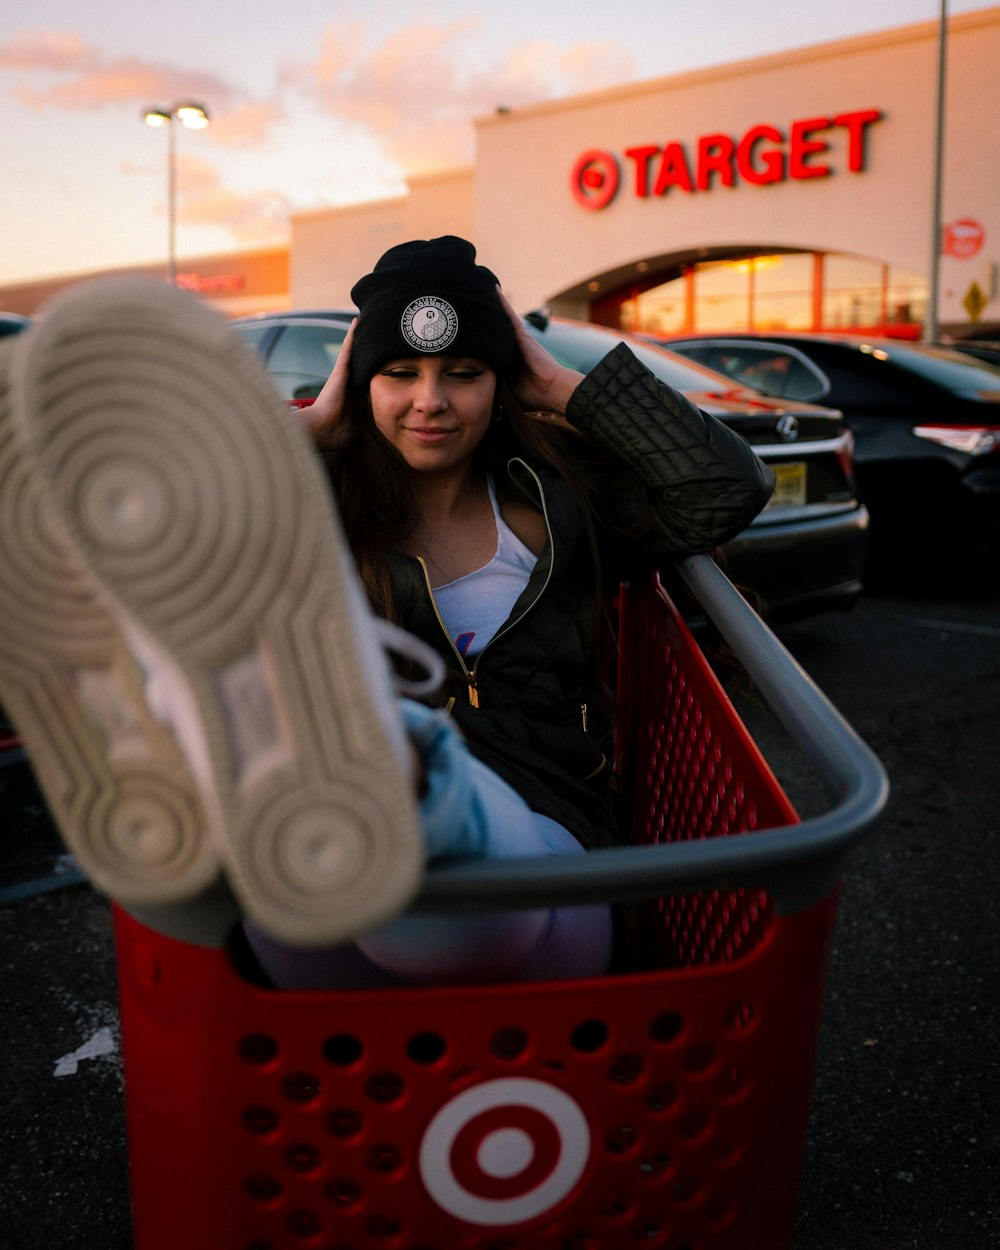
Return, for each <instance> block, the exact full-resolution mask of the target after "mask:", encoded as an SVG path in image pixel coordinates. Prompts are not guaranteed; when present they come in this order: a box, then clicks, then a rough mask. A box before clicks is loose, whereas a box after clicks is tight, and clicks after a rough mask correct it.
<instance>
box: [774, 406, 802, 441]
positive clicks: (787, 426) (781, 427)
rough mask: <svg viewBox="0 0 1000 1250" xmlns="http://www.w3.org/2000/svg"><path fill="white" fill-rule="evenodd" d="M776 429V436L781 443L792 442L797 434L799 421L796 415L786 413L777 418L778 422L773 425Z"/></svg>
mask: <svg viewBox="0 0 1000 1250" xmlns="http://www.w3.org/2000/svg"><path fill="white" fill-rule="evenodd" d="M775 429H776V430H777V431H778V437H779V438H780V439H781V441H782V442H783V443H791V442H794V440H795V439H797V438H798V436H799V422H798V418H797V417H793V416H791V414H789V413H786V414H785V416H783V417H779V418H778V424H777V425H776V426H775Z"/></svg>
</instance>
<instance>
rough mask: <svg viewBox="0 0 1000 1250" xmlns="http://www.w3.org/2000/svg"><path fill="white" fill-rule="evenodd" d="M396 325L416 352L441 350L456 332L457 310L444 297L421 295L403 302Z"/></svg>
mask: <svg viewBox="0 0 1000 1250" xmlns="http://www.w3.org/2000/svg"><path fill="white" fill-rule="evenodd" d="M399 328H400V330H401V331H402V334H403V338H404V339H406V341H407V343H409V345H410V346H411V347H415V348H416V349H417V351H418V352H443V351H444V350H445V348H447V347H450V346H451V344H452V343H454V341H455V338H456V336H457V335H458V313H457V312H455V310H454V308H452V306H451V305H450V304H449V303H448V301H447V300H444V299H439V298H438V297H437V296H436V295H421V296H420V298H419V299H415V300H414V301H413V302H412V303H411V304H407V306H406V308H405V310H404V312H403V315H402V317H401V318H400V319H399Z"/></svg>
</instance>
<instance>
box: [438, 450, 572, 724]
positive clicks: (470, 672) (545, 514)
mask: <svg viewBox="0 0 1000 1250" xmlns="http://www.w3.org/2000/svg"><path fill="white" fill-rule="evenodd" d="M512 464H520V465H523V466H524V468H525V469H527V471H528V472H529V473H530V474H531V476H532V477H533V478H534V479H535V485H536V486H537V487H538V498H539V499H540V500H541V504H542V518H543V520H544V521H545V532H546V534H547V535H548V539H549V571H548V572H547V573H546V575H545V581H544V582H543V583H542V586H541V589H540V590H539V592H538V594H537V595H535V597H534V599H532V601H531V602H530V603H529V604H528V606H527V607H526V608H525V609H524V611H523V612H522V613H521V615H520V616H518V617H517V618H516V619H515V620H513V621H510V622H509V623H508V624H507V625H505V626H504V627H503V629H500V630H498V631H497V632H496V633H495V634H494V635H493V637H492V638H491V639H490V640H489V642H488V643H487V644H486V646H485V647H483V649H482V651H480V653H479V654H478V655H477V656H476V662H475V663H474V664H473V666H472V668H471V669H470V668H469V666H468V665H467V664H466V662H465V658H464V657H463V655H462V653H461V651H459V649H458V647H456V646H455V642H454V640H453V639H452V636H451V634H450V633H449V632H448V627H447V626H446V625H445V623H444V620H443V619H442V617H441V613H440V611H439V609H438V605H437V600H436V599H435V598H434V590H433V588H432V586H431V578H430V573H429V572H428V571H427V564H426V563H425V561H424V558H423V556H417V560H418V561H419V562H420V567H421V568H422V569H423V571H424V582H425V584H426V586H427V593H428V595H430V600H431V607H432V608H433V609H434V615H435V617H436V618H437V623H438V625H440V626H441V629H442V630H443V631H444V636H445V637H446V638H447V639H448V645H449V646H450V647H451V649H452V651H453V652H454V653H455V658H456V659H457V660H458V663H459V665H460V667H461V669H462V672H463V673H464V674H465V680H466V681H467V682H468V695H469V703H470V704H471V705H472V707H479V690H478V688H477V686H476V677H477V674H476V670H477V669H478V668H479V665H480V662H481V661H482V658H483V656H484V655H485V654H486V652H487V651H488V650H489V648H490V647H492V646H493V644H494V643H495V642H496V641H497V639H498V638H502V637H503V636H504V634H506V633H509V632H510V630H512V629H513V628H514V626H515V625H518V624H520V622H521V621H523V620H524V618H525V617H526V616H527V615H528V613H529V612H530V611H531V609H532V608H533V607H534V606H535V604H536V603H537V602H538V601H539V599H541V597H542V595H544V594H545V591H546V590H547V589H548V585H549V582H550V581H551V579H552V567H553V564H554V563H555V540H554V539H553V536H552V526H551V525H550V524H549V508H548V503H547V501H546V499H545V490H544V489H543V487H542V483H541V480H540V479H539V477H538V474H537V473H536V472H535V470H534V469H533V468H532V467H531V465H530V464H527V463H526V462H525V461H524V460H520V459H514V460H511V461H509V462H508V465H507V469H508V472H509V471H510V466H511V465H512ZM586 715H587V712H586V704H584V705H583V717H584V722H586Z"/></svg>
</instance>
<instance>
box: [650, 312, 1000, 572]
mask: <svg viewBox="0 0 1000 1250" xmlns="http://www.w3.org/2000/svg"><path fill="white" fill-rule="evenodd" d="M670 346H671V349H672V350H673V351H676V352H679V353H680V354H681V355H683V356H685V357H686V358H687V359H689V360H692V361H696V362H698V363H701V364H704V365H707V366H709V367H710V368H713V369H718V370H720V371H722V372H725V373H726V375H727V376H729V377H732V378H733V379H735V380H736V381H741V382H743V381H745V382H749V383H750V384H751V385H753V386H756V387H758V388H759V389H760V390H762V391H764V392H766V393H767V394H770V395H774V396H776V397H781V398H782V399H804V400H809V401H810V402H814V403H823V404H833V405H835V406H836V407H837V408H839V409H841V410H842V411H843V413H844V418H845V420H846V421H847V424H848V426H849V427H850V428H851V430H852V431H853V433H854V437H855V440H856V442H855V467H856V471H857V478H858V484H859V487H860V490H861V495H862V498H863V499H864V501H865V503H866V504H867V506H868V508H869V510H870V511H871V516H872V547H871V558H870V562H869V568H868V573H869V576H870V577H871V578H876V579H879V580H896V579H898V578H899V577H900V576H902V577H903V578H904V579H905V580H907V581H909V580H911V579H912V577H913V575H914V573H919V574H921V575H923V574H926V573H928V572H934V573H935V574H940V573H960V574H962V575H966V574H967V573H968V572H969V571H970V570H973V569H975V568H976V567H977V564H978V562H980V561H982V559H983V558H984V557H986V558H988V559H989V560H990V561H991V562H992V563H995V561H996V556H997V554H998V550H1000V366H997V365H993V364H989V363H988V362H986V361H984V360H978V359H973V358H972V357H971V356H969V355H965V354H963V353H962V352H959V351H956V350H952V349H951V348H950V347H944V346H929V345H927V344H919V343H901V342H898V341H897V340H895V339H868V338H859V337H853V338H852V337H848V336H846V335H845V336H839V335H805V334H775V335H770V334H769V335H761V334H758V335H751V334H729V335H725V336H708V335H705V336H692V337H684V338H678V339H671V340H670ZM956 346H957V345H956Z"/></svg>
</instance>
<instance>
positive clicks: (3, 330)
mask: <svg viewBox="0 0 1000 1250" xmlns="http://www.w3.org/2000/svg"><path fill="white" fill-rule="evenodd" d="M30 324H31V320H30V318H29V317H22V316H21V314H20V313H0V339H4V338H6V337H7V335H8V334H20V332H21V331H22V330H26V329H27V328H28V326H29V325H30Z"/></svg>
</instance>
